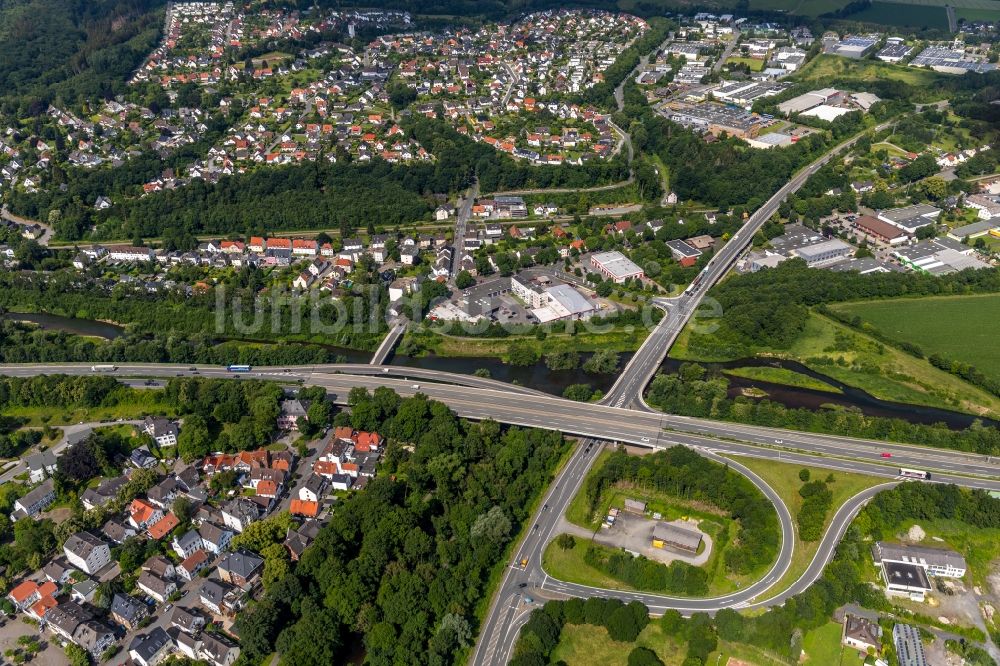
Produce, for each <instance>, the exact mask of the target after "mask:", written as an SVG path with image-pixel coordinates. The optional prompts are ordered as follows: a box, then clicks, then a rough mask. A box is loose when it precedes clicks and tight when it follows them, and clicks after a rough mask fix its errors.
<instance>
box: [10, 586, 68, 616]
mask: <svg viewBox="0 0 1000 666" xmlns="http://www.w3.org/2000/svg"><path fill="white" fill-rule="evenodd" d="M58 591H59V588H58V587H57V586H56V584H55V583H53V582H52V581H50V580H47V581H45V582H44V583H42V584H40V585H39V584H38V583H36V582H35V581H33V580H26V581H24V582H22V583H20V584H19V585H18V586H17V587H15V588H14V589H13V590H11V591H10V593H8V594H7V599H9V600H10V602H11V603H12V604H14V607H15V608H17V609H18V610H19V611H25V610H27V609H28V608H30V607H31V606H33V605H34V604H36V603H38V602H39V601H40V600H42V599H45V598H47V597H48V598H51V597H53V596H54V595H55V594H56V592H58Z"/></svg>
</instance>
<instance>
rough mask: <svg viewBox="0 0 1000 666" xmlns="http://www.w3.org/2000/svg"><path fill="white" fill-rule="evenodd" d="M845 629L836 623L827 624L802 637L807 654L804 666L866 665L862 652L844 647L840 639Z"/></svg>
mask: <svg viewBox="0 0 1000 666" xmlns="http://www.w3.org/2000/svg"><path fill="white" fill-rule="evenodd" d="M842 632H843V627H842V626H841V625H839V624H837V623H836V622H827V623H826V624H824V625H823V626H822V627H818V628H816V629H813V630H812V631H810V632H808V633H807V634H806V635H805V636H803V637H802V650H803V651H804V652H805V653H806V656H805V659H804V660H803V661H802V662H801V663H803V664H815V666H860V665H861V664H863V663H865V659H864V657H863V656H862V655H861V653H860V652H858V651H857V650H855V649H853V648H848V647H843V646H842V645H841V644H840V637H841V634H842Z"/></svg>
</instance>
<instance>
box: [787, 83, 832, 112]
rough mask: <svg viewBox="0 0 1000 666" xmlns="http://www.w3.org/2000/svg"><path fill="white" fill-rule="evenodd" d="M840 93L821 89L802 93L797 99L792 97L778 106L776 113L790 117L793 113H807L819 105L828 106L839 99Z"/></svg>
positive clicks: (830, 89)
mask: <svg viewBox="0 0 1000 666" xmlns="http://www.w3.org/2000/svg"><path fill="white" fill-rule="evenodd" d="M840 95H841V92H840V91H839V90H837V89H836V88H822V89H820V90H812V91H810V92H807V93H803V94H801V95H799V96H798V97H793V98H791V99H789V100H785V101H784V102H782V103H781V104H779V105H778V111H781V113H783V114H785V115H786V116H790V115H792V114H793V113H802V112H803V111H808V110H809V109H812V108H815V107H817V106H819V105H821V104H828V103H830V102H832V101H835V100H836V99H837V98H839V97H840Z"/></svg>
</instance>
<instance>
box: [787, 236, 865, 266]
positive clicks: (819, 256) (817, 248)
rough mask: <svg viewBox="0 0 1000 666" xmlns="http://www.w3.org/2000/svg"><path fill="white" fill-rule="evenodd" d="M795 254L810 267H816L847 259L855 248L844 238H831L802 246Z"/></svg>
mask: <svg viewBox="0 0 1000 666" xmlns="http://www.w3.org/2000/svg"><path fill="white" fill-rule="evenodd" d="M793 254H794V255H795V256H796V257H798V258H800V259H802V260H804V261H805V262H806V264H807V265H809V266H810V267H815V266H824V265H826V264H832V263H836V262H838V261H840V260H842V259H846V258H847V257H850V256H851V255H852V254H854V248H853V247H851V246H850V245H848V244H847V243H845V242H844V241H842V240H839V239H837V238H830V239H828V240H824V241H822V242H820V243H816V244H815V245H807V246H805V247H800V248H798V249H796V250H795V252H794V253H793Z"/></svg>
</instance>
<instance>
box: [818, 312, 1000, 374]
mask: <svg viewBox="0 0 1000 666" xmlns="http://www.w3.org/2000/svg"><path fill="white" fill-rule="evenodd" d="M832 309H834V310H835V311H837V312H840V313H844V314H847V315H851V316H858V317H861V319H862V320H863V321H864V322H866V323H868V324H870V325H871V326H872V327H873V328H874V329H875V330H877V331H879V332H880V333H882V334H883V335H885V336H888V337H889V338H890V339H895V340H900V341H905V342H909V343H912V344H915V345H917V346H918V347H920V348H921V349H922V350H923V352H924V353H925V354H927V355H928V356H929V355H931V354H935V353H936V354H941V355H942V356H944V357H946V358H949V359H952V360H956V361H964V362H966V363H969V364H971V365H974V366H976V367H977V368H978V369H979V370H980V371H982V372H984V373H986V374H988V375H991V376H993V377H994V378H1000V349H998V348H997V346H996V344H994V343H995V341H996V332H995V327H996V322H997V321H998V320H1000V295H997V294H988V295H983V296H942V297H936V298H920V299H910V298H904V299H896V300H888V301H877V302H868V303H865V302H858V303H845V304H841V305H835V306H833V307H832Z"/></svg>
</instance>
